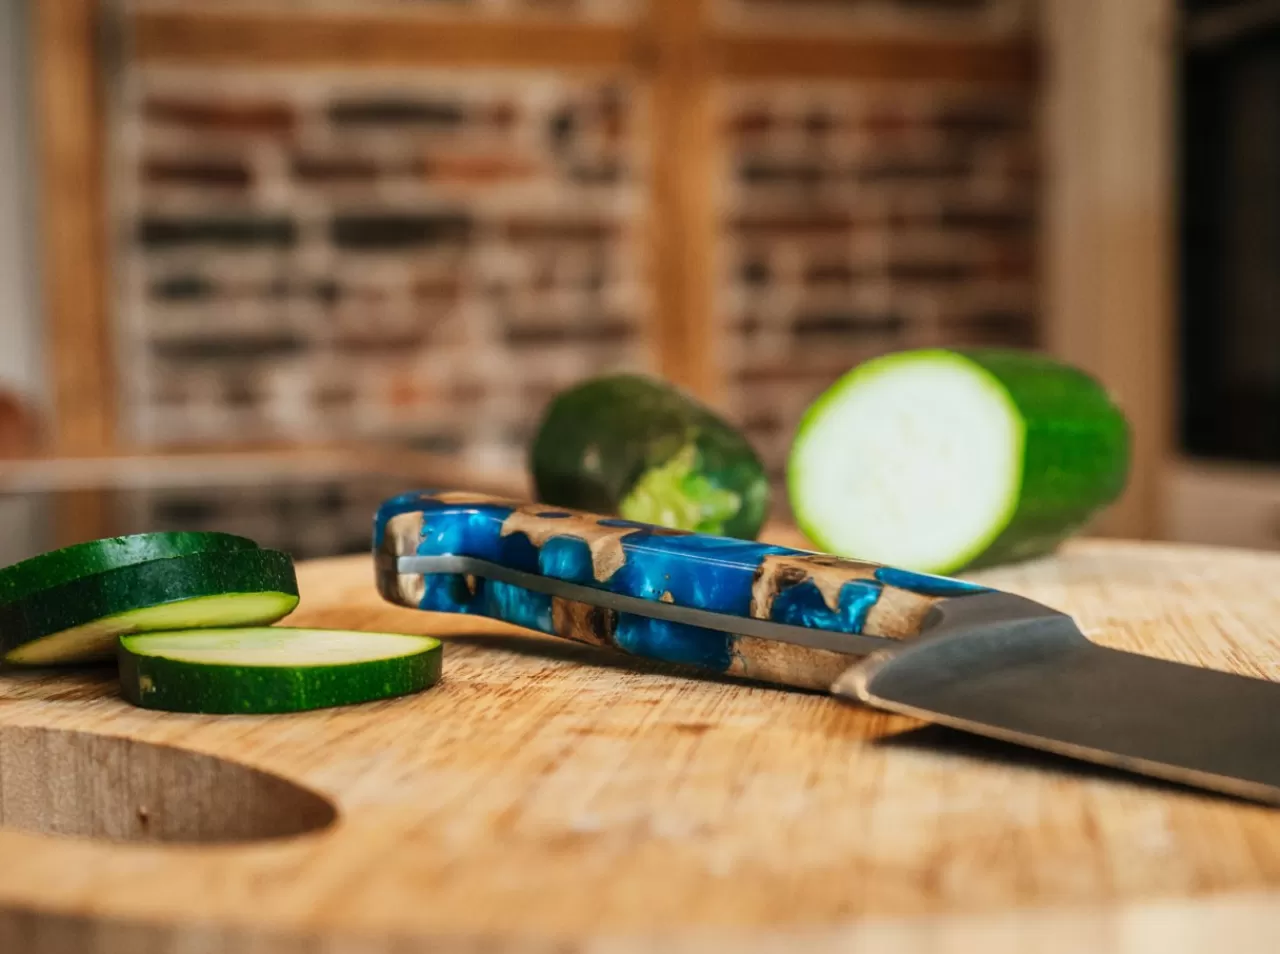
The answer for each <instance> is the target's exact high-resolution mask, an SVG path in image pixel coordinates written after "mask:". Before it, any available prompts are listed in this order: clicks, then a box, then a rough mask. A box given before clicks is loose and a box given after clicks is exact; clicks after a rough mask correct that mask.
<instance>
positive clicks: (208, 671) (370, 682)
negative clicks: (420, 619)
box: [119, 626, 443, 714]
mask: <svg viewBox="0 0 1280 954" xmlns="http://www.w3.org/2000/svg"><path fill="white" fill-rule="evenodd" d="M442 654H443V650H442V647H441V644H440V641H439V640H438V639H432V638H431V637H429V636H408V635H402V634H396V633H361V632H349V631H345V630H325V629H295V628H289V627H284V626H277V627H262V628H256V629H212V630H191V631H187V632H166V633H143V634H139V635H134V636H125V637H123V638H121V639H120V648H119V657H120V685H121V689H122V690H123V692H124V696H125V698H126V699H128V700H129V701H130V702H132V703H133V704H134V705H137V706H142V707H144V708H147V709H164V710H167V711H169V712H206V713H242V714H252V713H271V712H297V711H300V710H304V709H320V708H326V707H329V706H342V705H351V704H353V703H358V702H370V701H372V700H375V699H387V698H391V697H393V696H402V695H407V694H409V693H413V692H418V691H420V690H423V689H426V688H428V687H429V686H432V685H435V683H436V682H437V681H439V679H440V663H441V656H442Z"/></svg>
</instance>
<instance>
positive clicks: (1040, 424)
mask: <svg viewBox="0 0 1280 954" xmlns="http://www.w3.org/2000/svg"><path fill="white" fill-rule="evenodd" d="M954 350H955V353H957V354H960V355H962V356H964V357H965V358H967V359H968V360H970V361H972V362H973V363H974V364H976V365H978V366H979V367H981V368H983V369H984V370H985V371H986V372H987V373H988V374H990V375H991V376H992V377H994V378H995V379H996V380H998V381H999V382H1000V384H1001V385H1002V386H1003V387H1004V389H1005V391H1006V392H1007V393H1008V395H1009V397H1010V398H1011V399H1012V400H1013V402H1014V404H1016V405H1017V407H1018V410H1019V412H1020V413H1021V415H1022V419H1023V424H1024V426H1025V428H1026V431H1025V438H1024V440H1025V443H1024V447H1023V466H1022V485H1021V489H1020V490H1019V493H1018V506H1017V509H1016V510H1015V511H1014V514H1013V517H1012V518H1011V519H1010V520H1009V522H1008V524H1007V525H1006V526H1005V528H1004V530H1003V531H1001V533H1000V535H999V536H998V537H996V538H995V540H993V541H992V543H991V545H990V546H988V547H987V548H986V549H985V550H984V551H983V552H982V553H981V554H980V555H979V556H978V557H976V558H975V559H974V560H972V561H970V562H969V564H968V566H967V568H969V569H977V568H979V567H984V566H995V565H998V564H1001V563H1012V562H1017V561H1021V560H1028V559H1031V558H1034V557H1038V556H1043V555H1045V554H1048V553H1051V552H1052V551H1053V550H1055V549H1057V547H1058V546H1059V545H1060V544H1061V543H1062V542H1063V541H1064V540H1066V539H1067V538H1068V537H1071V536H1073V535H1074V534H1076V533H1077V532H1079V531H1080V530H1081V529H1082V528H1083V527H1084V526H1085V524H1087V523H1088V522H1089V521H1090V520H1091V519H1092V518H1093V517H1094V516H1095V515H1096V514H1098V513H1099V512H1100V511H1101V510H1102V509H1103V508H1105V507H1106V506H1108V505H1109V504H1111V503H1113V502H1114V501H1115V500H1116V499H1117V498H1119V496H1120V495H1121V493H1123V492H1124V489H1125V486H1126V484H1127V482H1128V475H1129V468H1130V462H1131V450H1130V448H1131V433H1130V429H1129V423H1128V421H1127V420H1126V419H1125V416H1124V414H1123V412H1122V411H1121V410H1120V408H1119V407H1118V406H1117V405H1116V404H1115V403H1114V402H1113V401H1112V399H1111V397H1110V396H1109V395H1108V393H1107V391H1106V389H1105V388H1104V387H1103V386H1102V384H1101V383H1100V382H1099V381H1097V380H1096V379H1095V378H1093V377H1092V376H1090V375H1089V374H1086V373H1085V372H1084V371H1082V370H1080V369H1078V368H1074V367H1071V366H1069V365H1066V364H1063V363H1062V362H1059V361H1055V360H1053V359H1052V358H1048V357H1044V356H1041V355H1036V354H1031V353H1028V352H1021V351H1010V350H1006V349H995V348H987V349H954Z"/></svg>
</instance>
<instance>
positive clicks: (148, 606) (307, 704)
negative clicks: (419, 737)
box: [0, 533, 441, 713]
mask: <svg viewBox="0 0 1280 954" xmlns="http://www.w3.org/2000/svg"><path fill="white" fill-rule="evenodd" d="M297 605H298V582H297V577H296V574H295V572H294V566H293V560H292V558H291V557H290V556H289V555H288V554H287V553H283V552H281V551H278V550H267V549H262V548H260V547H259V546H258V545H257V544H256V543H255V542H254V541H252V540H250V539H247V538H245V537H239V536H234V535H232V534H226V533H144V534H137V535H134V536H126V537H111V538H108V539H105V540H94V541H91V542H88V543H81V544H77V545H75V546H71V547H66V548H63V549H60V550H54V551H51V552H49V553H44V554H41V555H39V556H36V557H32V558H31V559H29V560H24V561H23V562H21V563H17V564H14V565H12V566H9V567H5V568H3V569H0V652H3V656H4V663H5V664H6V665H8V666H57V665H70V664H78V663H91V662H95V661H101V660H104V659H110V658H112V657H117V658H118V660H119V666H120V680H121V688H122V690H123V692H124V695H125V697H126V698H127V699H129V701H130V702H133V703H134V704H135V705H139V706H143V707H146V708H151V709H167V710H171V711H177V712H220V713H235V712H238V713H261V712H291V711H297V710H302V709H314V708H319V707H322V706H335V705H346V704H350V703H356V702H366V701H369V700H372V699H381V698H387V697H390V696H398V695H404V694H406V693H410V692H416V691H418V690H420V689H425V688H427V687H428V686H430V685H432V684H434V683H435V682H436V681H437V680H438V679H439V677H440V656H441V645H440V642H439V641H438V640H435V639H431V638H430V637H425V636H408V635H399V634H391V633H362V632H346V631H332V630H317V629H296V628H288V627H278V626H272V625H270V624H272V623H275V622H277V621H278V620H281V619H283V618H284V617H286V616H288V615H289V614H290V613H291V612H293V610H294V608H295V607H296V606H297Z"/></svg>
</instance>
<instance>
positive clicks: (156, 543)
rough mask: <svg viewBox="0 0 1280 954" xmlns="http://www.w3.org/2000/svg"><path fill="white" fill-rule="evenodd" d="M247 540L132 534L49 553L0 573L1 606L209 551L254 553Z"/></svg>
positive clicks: (227, 536) (223, 535) (222, 535)
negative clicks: (93, 578)
mask: <svg viewBox="0 0 1280 954" xmlns="http://www.w3.org/2000/svg"><path fill="white" fill-rule="evenodd" d="M257 548H258V545H257V544H256V543H255V542H254V541H252V540H250V539H249V538H248V537H238V536H235V535H234V534H230V533H205V532H196V533H137V534H133V535H131V536H127V537H107V538H106V539H103V540H90V541H89V542H88V543H77V544H75V545H74V546H69V547H63V548H61V549H59V550H50V551H49V552H48V553H41V554H40V555H39V556H34V557H31V558H30V559H28V560H23V561H22V562H20V563H14V564H13V565H12V566H6V567H4V568H3V569H0V603H13V602H16V601H18V600H21V599H25V598H26V597H28V596H31V595H32V594H33V593H36V592H39V591H40V590H47V589H50V588H52V587H55V586H60V585H62V584H63V583H71V582H73V581H74V580H78V579H80V578H81V577H86V576H94V575H96V574H98V573H105V572H106V571H107V570H114V569H117V568H118V567H122V566H133V565H134V564H137V563H146V562H148V561H149V560H164V559H168V558H169V557H178V556H187V555H189V554H192V553H206V552H209V551H214V550H219V551H223V550H256V549H257Z"/></svg>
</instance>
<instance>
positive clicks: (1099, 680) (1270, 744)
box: [832, 593, 1280, 805]
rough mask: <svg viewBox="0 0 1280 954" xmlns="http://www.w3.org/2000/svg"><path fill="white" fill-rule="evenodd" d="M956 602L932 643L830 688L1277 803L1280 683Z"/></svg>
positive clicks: (1047, 617)
mask: <svg viewBox="0 0 1280 954" xmlns="http://www.w3.org/2000/svg"><path fill="white" fill-rule="evenodd" d="M955 604H956V605H955V607H948V608H947V609H946V610H944V617H945V616H946V615H947V613H951V614H952V618H950V619H945V618H944V620H943V621H942V623H941V624H940V625H939V626H938V627H936V628H935V629H934V630H933V635H931V636H926V637H924V638H923V639H921V640H919V641H917V642H914V643H911V644H908V645H906V646H904V647H902V648H901V649H900V650H897V651H895V652H893V653H876V654H874V655H873V656H871V657H868V658H867V659H865V660H863V661H861V662H860V663H858V664H856V665H854V666H853V667H851V668H850V669H849V670H848V671H846V672H845V673H844V675H842V676H841V677H840V679H839V680H837V681H836V683H835V685H834V686H833V687H832V691H833V692H834V693H835V694H837V695H839V696H842V697H845V698H851V699H856V700H858V701H860V702H863V703H866V704H868V705H871V706H875V707H877V708H881V709H887V710H890V711H893V712H899V713H902V714H905V715H910V716H915V717H917V718H920V719H924V720H926V721H928V722H934V723H938V724H941V725H946V726H950V727H952V728H956V729H961V730H963V731H966V732H973V733H977V734H980V735H985V736H990V737H993V738H997V739H1002V740H1004V741H1008V742H1014V743H1017V744H1019V745H1025V746H1030V747H1033V748H1038V749H1044V750H1046V751H1050V752H1054V753H1057V754H1059V755H1065V756H1068V757H1072V758H1076V759H1083V760H1086V761H1090V762H1096V763H1100V764H1103V765H1108V766H1112V767H1115V768H1120V769H1124V770H1127V771H1130V772H1137V773H1141V774H1144V775H1150V776H1153V777H1157V778H1162V779H1167V780H1170V781H1174V782H1179V783H1183V784H1186V785H1192V786H1196V787H1200V788H1206V789H1210V790H1215V791H1220V792H1224V793H1227V794H1231V795H1235V796H1239V797H1242V798H1247V799H1250V800H1254V801H1261V802H1266V803H1270V804H1273V805H1280V683H1275V682H1270V681H1268V680H1264V679H1253V678H1249V677H1247V676H1239V675H1234V674H1230V673H1224V672H1218V671H1215V670H1210V669H1203V668H1200V667H1197V666H1189V665H1184V664H1181V663H1175V662H1169V661H1166V660H1163V659H1155V658H1152V657H1148V656H1140V655H1137V654H1134V653H1128V652H1122V651H1120V650H1116V649H1110V648H1107V647H1105V646H1099V645H1097V644H1096V643H1092V642H1090V641H1089V640H1088V639H1087V638H1086V637H1085V636H1084V634H1083V633H1081V632H1080V630H1079V629H1078V628H1077V627H1076V625H1075V624H1074V623H1073V622H1072V621H1071V619H1070V617H1067V616H1064V615H1062V614H1059V613H1055V612H1053V611H1050V610H1046V609H1045V608H1044V607H1038V604H1034V603H1030V602H1029V601H1025V600H1020V599H1018V598H1017V597H1011V596H1007V595H1005V594H998V593H997V594H987V595H980V596H974V597H968V598H966V599H964V600H957V601H955ZM1037 608H1038V611H1037ZM1028 614H1031V615H1028Z"/></svg>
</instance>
